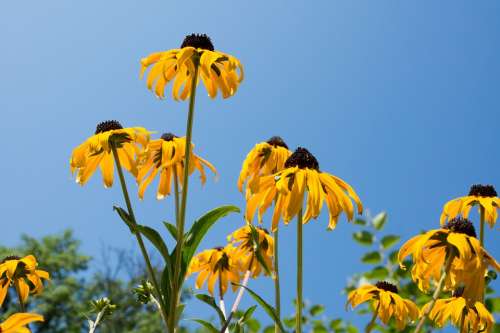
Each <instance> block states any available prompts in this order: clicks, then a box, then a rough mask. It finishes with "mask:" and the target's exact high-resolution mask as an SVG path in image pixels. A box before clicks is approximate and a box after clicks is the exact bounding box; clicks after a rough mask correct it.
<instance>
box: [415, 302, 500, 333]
mask: <svg viewBox="0 0 500 333" xmlns="http://www.w3.org/2000/svg"><path fill="white" fill-rule="evenodd" d="M429 306H430V303H427V304H426V305H424V307H423V308H422V312H424V311H427V310H428V308H429ZM429 318H430V319H431V320H432V321H434V323H435V324H436V326H438V327H443V326H444V325H445V324H446V322H447V321H448V320H450V321H451V322H452V323H453V325H454V326H455V327H457V328H458V329H460V333H467V332H486V333H489V332H491V331H492V330H493V327H494V324H495V319H494V318H493V316H492V315H491V313H490V312H489V311H488V310H487V309H486V307H485V306H484V305H483V303H481V302H477V301H471V300H468V299H465V298H463V297H462V296H461V295H460V293H459V294H458V295H457V294H455V295H453V297H451V298H446V299H438V300H437V301H436V304H435V305H434V307H433V308H432V310H431V311H430V313H429Z"/></svg>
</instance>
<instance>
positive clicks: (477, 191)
mask: <svg viewBox="0 0 500 333" xmlns="http://www.w3.org/2000/svg"><path fill="white" fill-rule="evenodd" d="M469 195H472V196H476V197H496V196H497V191H495V188H494V187H493V185H481V184H474V185H472V186H471V188H470V191H469Z"/></svg>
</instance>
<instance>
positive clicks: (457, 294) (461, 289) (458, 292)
mask: <svg viewBox="0 0 500 333" xmlns="http://www.w3.org/2000/svg"><path fill="white" fill-rule="evenodd" d="M464 289H465V288H464V287H458V288H457V289H455V290H453V292H452V294H451V295H452V296H453V297H461V296H462V295H463V294H464Z"/></svg>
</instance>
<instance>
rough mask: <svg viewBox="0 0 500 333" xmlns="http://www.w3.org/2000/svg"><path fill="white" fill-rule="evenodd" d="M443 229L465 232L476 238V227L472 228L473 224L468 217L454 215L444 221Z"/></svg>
mask: <svg viewBox="0 0 500 333" xmlns="http://www.w3.org/2000/svg"><path fill="white" fill-rule="evenodd" d="M443 228H444V229H448V230H450V231H452V232H456V233H460V234H465V235H467V236H470V237H474V238H476V237H477V235H476V229H474V225H473V224H472V222H471V221H469V220H468V219H464V218H462V217H456V218H454V219H451V220H449V221H448V223H446V224H445V225H444V227H443Z"/></svg>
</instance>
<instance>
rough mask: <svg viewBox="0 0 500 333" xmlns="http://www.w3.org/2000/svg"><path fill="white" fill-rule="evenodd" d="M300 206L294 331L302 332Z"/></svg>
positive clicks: (300, 213)
mask: <svg viewBox="0 0 500 333" xmlns="http://www.w3.org/2000/svg"><path fill="white" fill-rule="evenodd" d="M302 245H303V239H302V208H300V210H299V213H298V215H297V313H296V317H295V325H296V329H295V332H296V333H302V305H303V300H302V284H303V283H302V282H303V281H302V276H303V261H302Z"/></svg>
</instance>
